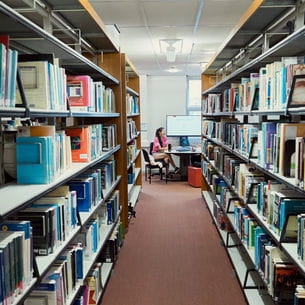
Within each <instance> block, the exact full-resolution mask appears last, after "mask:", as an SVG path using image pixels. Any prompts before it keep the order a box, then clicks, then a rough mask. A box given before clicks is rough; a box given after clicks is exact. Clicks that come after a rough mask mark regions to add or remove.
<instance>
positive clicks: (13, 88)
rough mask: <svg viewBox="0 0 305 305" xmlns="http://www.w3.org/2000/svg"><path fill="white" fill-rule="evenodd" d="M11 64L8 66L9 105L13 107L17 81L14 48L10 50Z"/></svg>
mask: <svg viewBox="0 0 305 305" xmlns="http://www.w3.org/2000/svg"><path fill="white" fill-rule="evenodd" d="M11 52H12V53H11V62H10V63H11V66H10V67H9V82H10V85H9V92H8V94H9V103H10V104H9V105H8V106H9V107H15V103H16V83H17V62H18V52H17V51H15V50H12V51H11Z"/></svg>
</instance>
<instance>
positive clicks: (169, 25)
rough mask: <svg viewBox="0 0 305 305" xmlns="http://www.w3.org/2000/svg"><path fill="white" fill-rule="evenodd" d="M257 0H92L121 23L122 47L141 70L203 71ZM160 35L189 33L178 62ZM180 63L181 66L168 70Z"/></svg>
mask: <svg viewBox="0 0 305 305" xmlns="http://www.w3.org/2000/svg"><path fill="white" fill-rule="evenodd" d="M252 1H253V0H121V1H120V0H105V1H104V0H90V2H91V4H92V5H93V7H94V8H95V10H96V11H97V12H98V14H99V15H100V16H101V18H102V20H103V21H104V23H105V24H116V25H117V26H118V28H119V29H120V45H121V50H122V52H124V53H126V54H127V56H128V57H129V58H130V60H131V61H132V63H133V64H134V66H135V67H136V69H137V71H138V73H139V74H144V75H173V74H174V75H194V76H195V75H197V76H198V75H200V73H201V67H200V63H206V62H208V61H209V59H210V58H211V57H212V55H213V54H214V52H215V51H216V50H217V48H218V47H219V46H220V44H221V42H222V41H223V40H224V39H225V38H226V36H227V35H228V34H229V33H230V31H231V30H232V28H233V27H234V26H235V24H236V23H237V22H238V20H239V19H240V17H241V16H242V15H243V13H244V12H245V11H246V10H247V8H248V7H249V6H250V4H251V3H252ZM160 39H183V47H182V52H181V54H178V55H177V57H176V61H175V62H174V63H168V62H167V61H166V56H165V54H161V52H160V47H159V40H160ZM173 65H174V66H176V67H177V69H179V70H180V71H179V72H176V73H170V72H167V71H166V70H167V69H169V68H170V67H171V66H173Z"/></svg>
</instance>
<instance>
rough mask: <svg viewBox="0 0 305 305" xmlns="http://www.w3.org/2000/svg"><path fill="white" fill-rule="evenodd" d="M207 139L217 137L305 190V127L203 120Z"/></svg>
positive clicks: (298, 124) (302, 125)
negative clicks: (292, 180)
mask: <svg viewBox="0 0 305 305" xmlns="http://www.w3.org/2000/svg"><path fill="white" fill-rule="evenodd" d="M202 131H203V134H204V135H207V136H209V137H215V138H217V139H219V140H221V141H223V143H224V144H226V145H228V146H229V147H230V148H232V149H234V150H236V151H238V152H240V153H241V154H243V155H245V156H246V157H251V158H253V159H256V161H257V163H258V164H259V165H261V166H262V167H264V168H266V169H268V170H271V171H273V172H274V173H278V174H280V175H281V176H284V177H288V178H294V182H295V185H297V186H299V187H301V188H304V175H305V172H304V143H305V140H304V139H305V124H303V123H275V122H263V123H262V124H261V125H257V124H240V123H238V122H237V121H235V120H225V119H223V120H221V121H220V122H214V121H212V120H203V127H202Z"/></svg>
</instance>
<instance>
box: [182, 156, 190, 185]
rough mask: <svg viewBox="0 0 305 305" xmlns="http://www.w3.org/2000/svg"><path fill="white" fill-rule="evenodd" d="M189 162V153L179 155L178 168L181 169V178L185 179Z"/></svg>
mask: <svg viewBox="0 0 305 305" xmlns="http://www.w3.org/2000/svg"><path fill="white" fill-rule="evenodd" d="M190 164H191V156H190V155H189V154H181V155H180V170H181V180H182V181H187V175H188V166H189V165H190Z"/></svg>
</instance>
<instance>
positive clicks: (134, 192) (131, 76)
mask: <svg viewBox="0 0 305 305" xmlns="http://www.w3.org/2000/svg"><path fill="white" fill-rule="evenodd" d="M125 73H126V88H125V92H124V94H125V100H126V109H127V110H128V105H127V102H128V101H127V99H126V94H128V95H130V96H131V97H132V99H133V100H134V101H136V104H137V107H136V109H137V110H136V111H134V110H133V109H129V110H130V111H129V112H128V111H127V114H126V116H127V119H132V120H133V121H134V122H135V126H136V130H137V133H136V135H135V136H134V137H133V138H132V139H130V140H129V141H127V146H128V145H131V144H135V146H136V151H135V156H134V158H133V159H132V160H131V162H130V163H129V164H127V167H128V172H130V170H131V168H132V167H133V168H134V181H133V183H131V184H128V202H129V206H131V208H132V209H133V208H134V207H135V206H136V204H137V201H138V197H139V194H140V192H141V189H142V154H141V116H140V112H141V108H140V94H139V92H140V78H139V76H138V74H137V72H136V69H135V67H134V66H133V65H132V63H131V61H130V60H129V59H128V58H127V56H126V57H125Z"/></svg>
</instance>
